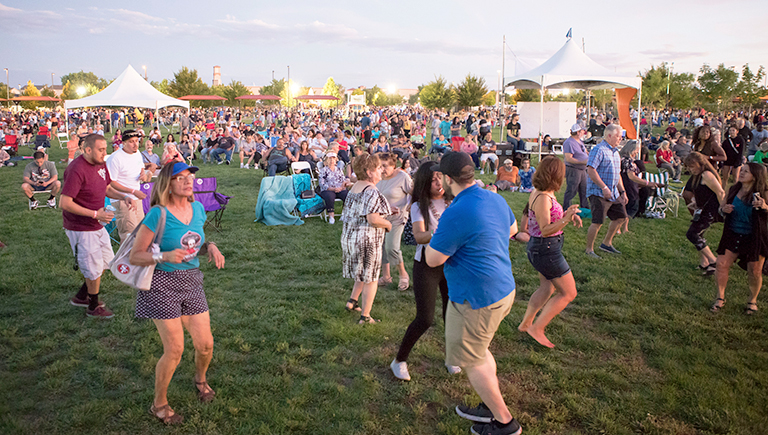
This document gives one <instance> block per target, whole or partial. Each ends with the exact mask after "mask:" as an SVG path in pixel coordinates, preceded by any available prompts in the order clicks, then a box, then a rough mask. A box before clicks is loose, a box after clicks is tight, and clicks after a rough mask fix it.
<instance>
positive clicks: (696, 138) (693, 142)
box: [691, 125, 715, 152]
mask: <svg viewBox="0 0 768 435" xmlns="http://www.w3.org/2000/svg"><path fill="white" fill-rule="evenodd" d="M704 129H707V130H709V139H707V142H706V143H705V144H704V146H699V144H700V142H701V140H700V138H699V136H701V132H702V131H704ZM691 145H692V146H693V149H694V151H698V152H701V150H703V149H704V147H705V146H706V145H709V147H710V149H711V148H712V147H713V146H715V134H714V133H712V128H711V127H710V126H708V125H702V126H701V127H699V128H697V129H696V130H694V131H693V139H692V140H691Z"/></svg>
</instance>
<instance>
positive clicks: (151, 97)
mask: <svg viewBox="0 0 768 435" xmlns="http://www.w3.org/2000/svg"><path fill="white" fill-rule="evenodd" d="M168 106H180V107H185V108H186V109H187V110H189V101H183V100H179V99H176V98H173V97H170V96H168V95H165V94H164V93H162V92H160V91H158V90H157V89H155V88H154V87H153V86H152V85H150V84H149V82H147V81H146V80H144V78H143V77H142V76H141V75H140V74H139V73H138V72H136V70H135V69H133V67H132V66H130V65H128V67H127V68H126V69H125V70H124V71H123V72H122V74H120V75H119V76H118V77H117V78H116V79H115V81H113V82H112V83H111V84H110V85H109V86H107V87H106V88H104V90H103V91H101V92H99V93H97V94H94V95H91V96H89V97H85V98H80V99H78V100H65V101H64V113H65V114H66V113H67V110H68V109H74V108H79V107H142V108H146V109H155V112H157V110H158V109H160V108H163V107H168ZM67 116H68V115H67ZM155 118H157V117H155ZM65 124H66V126H67V133H69V122H66V123H65Z"/></svg>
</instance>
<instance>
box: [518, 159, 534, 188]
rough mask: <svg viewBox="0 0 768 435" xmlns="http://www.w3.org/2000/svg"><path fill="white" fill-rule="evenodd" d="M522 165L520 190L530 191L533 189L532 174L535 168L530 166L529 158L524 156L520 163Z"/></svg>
mask: <svg viewBox="0 0 768 435" xmlns="http://www.w3.org/2000/svg"><path fill="white" fill-rule="evenodd" d="M520 164H521V165H522V166H523V167H522V168H520V172H519V174H520V189H519V191H520V192H529V193H530V192H532V191H533V181H532V180H533V174H534V173H536V168H534V167H532V166H531V160H530V159H528V158H524V159H523V161H522V162H521V163H520Z"/></svg>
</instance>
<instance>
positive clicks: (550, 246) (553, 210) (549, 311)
mask: <svg viewBox="0 0 768 435" xmlns="http://www.w3.org/2000/svg"><path fill="white" fill-rule="evenodd" d="M564 178H565V164H564V163H563V162H562V161H561V160H560V159H558V158H557V157H546V158H544V159H543V160H542V161H541V164H540V165H539V169H538V170H537V171H536V173H535V174H533V192H531V196H530V197H529V198H528V207H529V212H528V233H529V234H530V235H531V239H530V241H528V260H529V261H530V262H531V264H532V265H533V267H534V269H536V270H537V271H538V272H539V281H540V282H541V284H540V285H539V288H538V289H537V290H536V291H535V292H534V293H533V294H532V295H531V299H530V300H529V301H528V308H526V310H525V316H524V317H523V321H522V322H520V326H518V327H517V329H519V330H520V331H524V332H527V333H528V335H530V336H531V337H533V338H534V339H535V340H536V341H538V342H539V343H540V344H542V345H544V346H547V347H550V348H551V347H555V345H554V344H552V342H551V341H549V340H548V339H547V337H546V336H545V335H544V328H546V327H547V325H548V324H549V322H550V321H552V319H553V318H554V317H555V316H556V315H558V314H559V313H560V312H561V311H563V308H565V307H566V305H568V304H569V303H570V302H571V301H572V300H573V299H574V298H575V297H576V282H575V281H574V280H573V274H572V273H571V268H570V266H568V263H567V262H566V261H565V257H563V253H562V249H563V228H565V227H566V226H567V225H568V224H569V223H570V222H573V225H574V226H576V227H581V218H580V217H579V216H578V214H577V213H578V212H579V205H578V204H574V205H572V206H570V207H568V210H567V211H566V212H565V214H563V207H562V206H561V205H560V204H559V203H558V202H557V199H555V192H557V191H558V190H560V186H562V185H563V179H564ZM539 310H541V314H539V317H538V319H536V322H535V323H534V321H533V318H534V317H536V313H538V312H539Z"/></svg>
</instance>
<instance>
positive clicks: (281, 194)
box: [255, 176, 304, 225]
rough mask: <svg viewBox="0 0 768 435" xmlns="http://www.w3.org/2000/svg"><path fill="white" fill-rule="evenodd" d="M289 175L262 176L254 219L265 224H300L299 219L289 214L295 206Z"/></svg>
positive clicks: (291, 181) (301, 222)
mask: <svg viewBox="0 0 768 435" xmlns="http://www.w3.org/2000/svg"><path fill="white" fill-rule="evenodd" d="M296 203H297V201H296V196H295V195H294V193H293V180H292V179H291V177H283V176H277V177H264V179H262V180H261V187H260V188H259V199H258V200H257V201H256V220H255V222H262V223H264V224H265V225H301V224H303V223H304V221H302V220H301V219H299V218H298V217H296V216H294V215H292V214H291V212H293V210H294V209H295V208H296Z"/></svg>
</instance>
